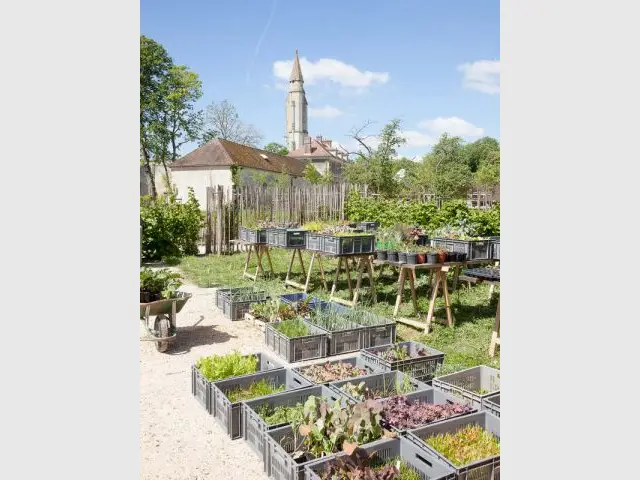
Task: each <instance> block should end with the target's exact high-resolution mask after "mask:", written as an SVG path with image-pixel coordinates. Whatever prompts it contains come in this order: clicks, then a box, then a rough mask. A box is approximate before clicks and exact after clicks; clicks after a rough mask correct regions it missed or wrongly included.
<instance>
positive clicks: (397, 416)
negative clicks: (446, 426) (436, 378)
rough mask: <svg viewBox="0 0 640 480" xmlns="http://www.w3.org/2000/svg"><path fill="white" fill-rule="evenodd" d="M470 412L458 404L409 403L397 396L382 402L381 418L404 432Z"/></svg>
mask: <svg viewBox="0 0 640 480" xmlns="http://www.w3.org/2000/svg"><path fill="white" fill-rule="evenodd" d="M472 411H473V409H472V408H471V407H468V406H467V405H462V404H460V403H452V404H451V403H450V404H443V405H436V404H433V403H426V402H424V401H420V400H416V401H414V402H409V401H408V400H407V397H405V396H401V395H398V396H395V397H391V398H389V399H387V400H384V401H383V409H382V418H383V419H384V422H385V423H386V424H388V425H389V426H392V427H395V428H397V429H400V430H406V429H410V428H416V427H419V426H421V425H425V424H427V423H431V422H435V421H436V420H443V419H445V418H449V417H455V416H457V415H463V414H465V413H470V412H472Z"/></svg>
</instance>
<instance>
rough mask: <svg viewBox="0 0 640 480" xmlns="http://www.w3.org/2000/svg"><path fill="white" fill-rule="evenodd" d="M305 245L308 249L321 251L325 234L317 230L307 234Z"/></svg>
mask: <svg viewBox="0 0 640 480" xmlns="http://www.w3.org/2000/svg"><path fill="white" fill-rule="evenodd" d="M304 241H305V247H306V249H307V250H314V251H316V252H321V251H322V248H323V245H324V235H321V234H319V233H315V232H307V233H306V234H305V240H304Z"/></svg>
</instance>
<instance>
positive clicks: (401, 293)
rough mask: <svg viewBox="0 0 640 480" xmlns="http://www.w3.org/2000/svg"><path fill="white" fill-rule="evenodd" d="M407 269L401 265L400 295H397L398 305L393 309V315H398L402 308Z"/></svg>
mask: <svg viewBox="0 0 640 480" xmlns="http://www.w3.org/2000/svg"><path fill="white" fill-rule="evenodd" d="M406 275H407V274H406V269H405V268H402V267H400V278H399V279H398V295H397V296H396V306H395V308H394V309H393V316H394V317H397V316H398V310H399V309H400V304H401V303H402V295H403V294H404V281H405V278H406Z"/></svg>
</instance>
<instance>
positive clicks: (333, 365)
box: [293, 354, 382, 384]
mask: <svg viewBox="0 0 640 480" xmlns="http://www.w3.org/2000/svg"><path fill="white" fill-rule="evenodd" d="M293 370H294V371H296V372H298V373H299V374H300V375H301V376H303V377H304V378H306V379H307V380H309V381H310V382H311V383H315V384H328V383H331V382H336V381H338V380H344V379H347V378H357V377H362V376H364V375H369V374H372V373H380V372H381V371H382V370H381V369H380V367H378V366H377V365H371V364H370V363H368V362H366V361H365V359H364V357H362V355H360V354H358V355H354V356H353V357H347V358H343V359H341V360H325V361H321V362H315V363H312V364H310V365H305V366H303V367H296V368H294V369H293Z"/></svg>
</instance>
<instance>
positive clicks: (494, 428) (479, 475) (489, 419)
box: [405, 412, 500, 480]
mask: <svg viewBox="0 0 640 480" xmlns="http://www.w3.org/2000/svg"><path fill="white" fill-rule="evenodd" d="M469 425H479V426H481V427H482V428H484V429H485V430H487V431H488V432H490V433H492V434H493V435H495V436H496V437H497V438H498V440H499V439H500V419H499V418H498V417H496V416H495V415H491V414H490V413H489V412H477V413H472V414H471V415H464V416H462V417H456V418H452V419H449V420H445V421H442V422H439V423H435V424H432V425H427V426H425V427H419V428H416V429H413V430H409V431H408V432H407V434H406V437H405V438H406V439H407V440H409V441H411V442H413V443H414V444H415V445H416V446H418V447H419V448H421V449H422V450H423V452H424V453H425V455H427V456H428V457H429V458H431V459H434V460H438V461H440V462H442V463H444V464H445V465H448V466H449V467H451V468H452V469H453V470H454V472H455V473H456V475H457V476H456V478H457V479H460V480H471V479H473V480H492V479H494V478H495V479H498V478H500V455H494V456H493V457H489V458H485V459H482V460H478V461H476V462H472V463H469V464H467V465H462V466H460V467H456V466H455V465H454V464H453V463H451V461H449V459H447V458H446V457H445V456H444V455H442V454H441V453H440V452H438V451H437V450H435V449H434V448H432V447H430V446H429V445H427V443H426V442H425V441H424V440H422V439H423V438H424V437H427V436H431V435H439V434H444V433H455V432H457V431H458V430H460V429H462V428H464V427H466V426H469Z"/></svg>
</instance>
